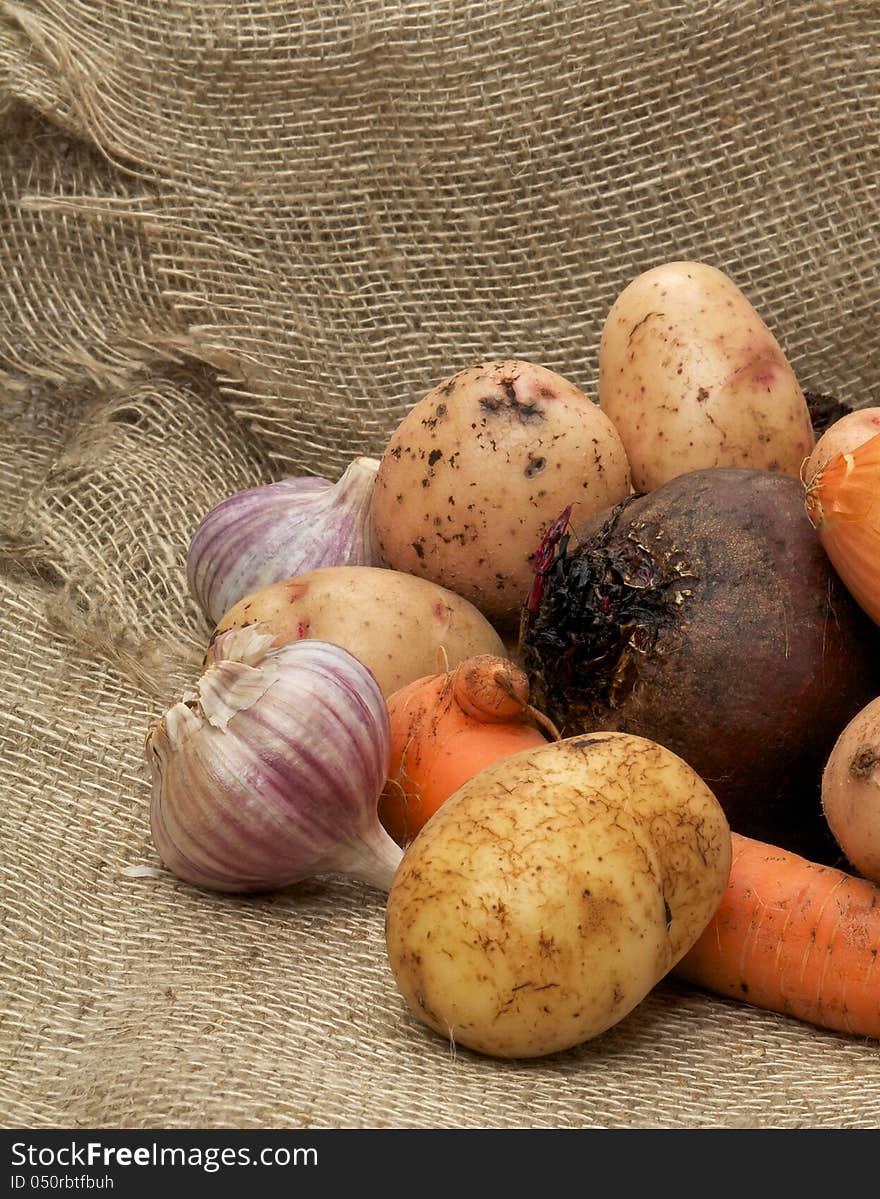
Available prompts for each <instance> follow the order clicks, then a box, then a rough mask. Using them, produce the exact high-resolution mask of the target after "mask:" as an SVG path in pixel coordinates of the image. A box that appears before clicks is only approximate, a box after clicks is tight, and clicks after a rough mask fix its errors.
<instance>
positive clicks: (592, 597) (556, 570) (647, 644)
mask: <svg viewBox="0 0 880 1199" xmlns="http://www.w3.org/2000/svg"><path fill="white" fill-rule="evenodd" d="M639 498H640V496H639V495H638V494H634V495H631V496H628V497H627V498H626V499H625V500H623V501H621V503H619V504H617V505H616V506H615V507H614V508H613V509H612V510H611V513H610V515H609V516H608V518H607V519H606V521H605V522H604V524H603V525H602V527H601V529H600V531H599V532H598V534H597V535H596V536H594V537H592V538H590V540H589V541H588V543H586V544H585V545H583V546H581V547H579V548H578V549H577V550H575V551H573V552H569V545H570V541H571V534H570V533H565V534H563V536H562V537H561V538H560V539H559V543H558V546H557V547H556V555H555V557H554V558H553V560H552V562H551V563H550V565H549V567H548V569H547V570H546V572H545V577H544V580H543V582H544V587H543V588H542V596H541V600H540V603H539V605H537V610H536V611H534V612H532V613H531V614H530V615H529V616H528V618H527V625H526V628H525V629H524V633H523V637H522V644H521V647H520V653H521V655H522V660H523V663H524V665H525V668H526V670H527V672H528V674H529V678H530V682H531V687H532V699H533V703H534V704H535V706H536V707H537V708H538V709H539V710H541V711H545V712H547V714H548V715H549V716H550V717H551V719H552V720H554V721H555V722H557V723H558V724H560V726H561V727H562V728H563V729H564V730H565V729H566V728H569V727H570V726H571V725H572V724H574V727H576V728H577V729H578V730H579V729H580V728H582V727H583V722H584V720H587V721H589V720H590V718H591V717H592V715H593V714H594V713H599V712H604V711H607V709H609V708H614V707H616V706H617V704H618V702H619V700H620V699H621V697H622V695H623V694H624V693H625V692H626V691H627V690H628V689H629V687H630V686H631V685H632V682H633V672H632V671H631V670H630V669H629V667H630V664H631V662H632V659H633V655H636V654H638V655H644V654H646V653H647V654H650V653H651V652H652V651H653V650H654V649H655V648H656V645H657V640H658V637H659V636H660V634H661V633H662V632H663V631H664V630H666V629H672V628H674V627H675V625H676V624H677V623H678V622H679V620H680V616H681V613H680V611H679V609H680V607H681V605H682V604H683V603H685V602H686V601H687V598H688V596H689V594H690V589H689V586H688V581H689V580H690V581H693V579H694V576H693V575H692V574H691V573H690V572H689V569H688V567H687V565H686V563H685V561H684V559H683V557H682V556H681V555H675V554H672V555H670V554H666V553H662V552H661V553H658V552H657V550H656V549H654V548H652V547H650V546H649V545H646V544H644V543H643V541H642V540H640V539H639V536H638V527H637V526H634V527H633V528H631V529H630V531H629V532H627V534H626V535H625V536H621V535H620V534H619V533H618V525H619V523H620V519H621V517H622V515H623V513H624V512H625V511H626V510H627V508H628V507H629V506H630V504H632V503H633V502H634V501H635V500H637V499H639ZM644 540H647V539H644ZM572 709H573V712H572V711H571V710H572Z"/></svg>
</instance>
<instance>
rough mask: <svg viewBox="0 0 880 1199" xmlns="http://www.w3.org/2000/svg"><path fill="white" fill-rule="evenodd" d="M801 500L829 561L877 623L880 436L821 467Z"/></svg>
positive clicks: (879, 594)
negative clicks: (803, 500)
mask: <svg viewBox="0 0 880 1199" xmlns="http://www.w3.org/2000/svg"><path fill="white" fill-rule="evenodd" d="M805 503H806V509H807V516H809V518H810V520H811V522H812V524H813V526H814V528H815V529H816V531H817V533H818V534H819V540H820V541H821V543H822V547H823V549H824V550H825V553H826V554H827V555H828V557H829V558H830V560H831V565H832V566H833V567H834V569H835V570H836V571H837V574H838V575H839V576H840V579H841V581H842V582H843V584H844V585H845V586H846V588H847V590H848V591H849V593H850V595H852V597H853V599H855V601H856V603H857V604H858V605H859V606H860V607H861V608H862V609H863V610H864V611H865V612H867V614H868V615H869V616H870V617H871V619H872V620H873V621H874V623H875V624H880V435H876V436H874V437H871V438H869V439H868V440H867V441H863V442H862V443H861V444H860V445H856V446H855V447H854V448H853V449H852V450H849V451H848V452H846V453H838V454H835V455H834V457H833V458H831V459H829V461H828V462H826V463H824V464H823V465H822V466H820V468H819V469H818V470H817V471H816V473H815V475H814V476H813V478H812V479H811V480H810V482H809V485H808V486H807V490H806V496H805Z"/></svg>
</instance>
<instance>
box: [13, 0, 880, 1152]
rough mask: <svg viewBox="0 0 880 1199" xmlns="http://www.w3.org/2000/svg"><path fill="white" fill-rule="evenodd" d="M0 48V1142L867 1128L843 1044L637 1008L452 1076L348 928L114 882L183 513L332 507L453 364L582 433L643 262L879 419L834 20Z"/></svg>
mask: <svg viewBox="0 0 880 1199" xmlns="http://www.w3.org/2000/svg"><path fill="white" fill-rule="evenodd" d="M0 12H2V17H0V230H2V235H0V236H2V272H3V273H2V284H0V397H2V414H3V423H2V431H0V437H2V457H0V469H2V472H3V483H2V491H0V528H2V559H0V588H2V594H3V606H2V610H0V625H2V645H3V654H2V657H0V671H2V677H3V690H2V694H3V696H4V703H3V708H4V717H3V720H2V722H0V746H2V751H0V752H2V757H0V780H2V817H3V834H2V848H3V859H4V872H3V887H4V893H3V894H4V913H5V916H6V921H7V924H6V932H5V936H4V942H3V961H4V965H3V981H4V990H5V993H6V995H5V1003H4V1007H5V1016H4V1021H3V1024H2V1030H3V1031H2V1038H3V1059H4V1074H3V1081H2V1119H3V1122H4V1123H5V1124H6V1125H7V1126H10V1125H19V1126H47V1125H53V1124H54V1125H61V1126H101V1127H113V1126H118V1127H140V1126H150V1127H162V1126H166V1127H218V1126H231V1127H254V1126H258V1127H284V1126H288V1127H291V1126H293V1127H313V1128H318V1127H351V1126H370V1127H385V1126H405V1127H423V1126H440V1127H473V1126H493V1127H506V1126H510V1127H532V1126H557V1127H611V1128H642V1127H657V1126H665V1127H698V1126H700V1127H743V1126H754V1127H759V1126H772V1127H796V1126H801V1127H829V1126H837V1127H867V1126H872V1125H876V1124H877V1123H878V1121H880V1049H878V1046H877V1045H876V1044H873V1043H865V1042H860V1041H859V1040H857V1039H851V1038H846V1037H843V1036H836V1035H833V1034H830V1033H823V1032H820V1031H818V1030H816V1029H813V1028H811V1027H807V1026H805V1025H801V1024H797V1023H795V1022H794V1021H791V1020H787V1019H785V1018H783V1017H781V1016H775V1015H771V1014H768V1013H763V1012H759V1011H756V1010H754V1009H750V1008H748V1007H745V1006H742V1005H737V1004H733V1003H727V1002H723V1001H721V1000H717V999H712V998H710V997H708V996H703V995H700V994H697V993H696V992H694V991H691V990H689V989H687V988H685V987H684V986H680V985H675V984H672V983H669V984H663V985H661V986H660V987H658V989H657V990H656V992H655V993H654V994H652V995H651V996H650V997H649V998H648V999H647V1000H646V1001H645V1002H644V1003H643V1004H642V1005H641V1006H640V1007H639V1008H638V1009H637V1010H636V1011H635V1012H634V1013H633V1014H632V1015H631V1016H630V1017H629V1018H627V1019H626V1020H624V1021H623V1022H622V1023H621V1024H620V1025H618V1026H617V1027H616V1028H614V1029H613V1030H611V1031H610V1032H609V1033H607V1034H606V1035H604V1036H603V1037H600V1038H599V1039H598V1040H596V1041H594V1042H591V1043H589V1044H587V1045H584V1046H582V1047H581V1048H579V1049H577V1050H574V1051H571V1052H568V1053H564V1054H561V1055H558V1056H556V1057H554V1058H551V1059H546V1060H539V1061H536V1062H533V1063H525V1064H524V1063H505V1062H498V1061H492V1060H489V1059H484V1058H480V1057H477V1056H476V1055H474V1054H471V1053H469V1052H467V1051H464V1050H461V1049H459V1050H458V1051H457V1052H453V1051H451V1050H450V1047H449V1046H448V1045H447V1044H446V1043H445V1042H443V1041H442V1040H441V1039H440V1038H437V1037H435V1036H433V1034H431V1033H429V1032H427V1030H425V1029H423V1028H422V1027H421V1026H420V1025H418V1024H417V1023H416V1022H415V1021H414V1019H413V1018H411V1017H410V1016H409V1014H408V1012H407V1011H406V1010H405V1008H404V1005H403V1002H402V1000H401V999H400V997H399V995H398V994H397V991H396V989H395V987H394V984H393V981H392V979H391V976H390V973H389V970H388V968H387V965H386V962H385V957H384V944H383V904H382V901H381V896H379V895H378V894H377V893H375V892H371V891H368V890H367V889H366V888H364V887H361V886H359V885H358V884H355V883H352V882H347V881H345V880H338V879H322V880H315V881H313V882H310V883H307V884H303V885H301V886H298V887H296V888H293V889H292V890H291V891H289V892H288V893H285V894H279V895H274V896H270V897H262V898H258V899H235V898H224V897H220V896H214V895H210V894H206V893H200V892H197V891H195V890H193V889H191V888H188V887H186V886H184V885H182V884H180V883H177V882H176V881H175V879H174V878H173V877H171V876H169V875H168V874H167V873H165V872H162V871H156V872H155V873H154V874H149V873H148V874H146V875H145V876H141V877H132V875H131V872H130V871H129V868H130V867H132V866H138V865H141V866H147V867H157V866H158V865H159V863H158V859H157V856H156V854H155V851H154V849H153V846H152V844H151V840H150V836H149V828H148V783H147V779H146V774H145V770H144V767H143V765H142V745H143V739H144V734H145V731H146V728H147V725H148V723H149V721H150V720H151V719H152V718H153V717H155V716H156V715H157V714H159V713H160V712H161V711H163V710H164V708H165V707H166V706H167V705H168V703H169V702H171V700H173V699H174V697H175V695H176V693H177V691H178V690H179V689H180V688H182V687H183V686H185V685H187V684H188V683H189V682H191V681H192V680H193V679H194V678H195V677H196V671H197V662H198V660H199V657H200V653H201V650H202V648H203V645H204V640H205V637H206V635H207V631H208V630H207V628H206V625H205V623H204V621H203V620H202V619H201V618H200V616H199V615H198V613H197V612H196V610H195V608H194V605H193V604H192V602H191V601H190V600H189V599H188V597H187V595H186V589H185V575H184V560H185V553H186V547H187V545H188V539H189V537H190V535H191V533H192V531H193V528H194V526H195V523H196V521H197V520H198V518H199V517H200V516H201V515H202V514H203V513H204V512H205V511H206V510H207V508H208V507H209V506H211V505H212V504H213V503H214V502H216V501H217V500H219V499H220V498H222V497H223V496H225V495H227V494H229V493H230V492H232V491H234V490H237V489H239V488H241V487H243V486H245V485H249V484H252V483H256V482H258V481H261V480H270V479H272V478H277V477H280V476H282V475H284V474H287V473H305V472H309V473H322V474H325V475H329V476H331V477H335V476H336V475H337V474H338V472H339V471H340V469H341V467H342V466H343V465H344V464H345V463H346V462H347V461H348V460H349V459H350V458H351V457H352V456H353V455H354V454H357V453H366V452H373V453H376V452H378V451H380V450H381V447H382V445H383V442H384V439H385V438H386V437H387V436H388V434H389V433H390V431H391V429H392V428H393V427H394V425H395V424H396V422H397V420H398V419H399V417H400V416H401V414H402V413H403V412H404V411H405V410H406V408H407V406H408V405H410V404H412V403H413V402H415V400H417V399H418V398H419V397H420V396H421V395H422V394H423V393H424V391H425V390H427V388H428V387H429V386H431V385H432V384H433V383H434V382H437V381H438V380H440V379H441V378H443V377H445V376H446V375H447V374H449V373H451V371H453V370H454V369H457V368H458V367H460V366H463V365H469V364H471V363H473V362H476V361H480V360H482V359H483V358H486V357H495V356H500V355H502V354H504V355H508V354H510V355H514V354H515V355H519V356H522V357H526V358H530V359H533V360H535V361H538V362H542V363H544V364H545V365H547V366H549V367H551V368H553V369H555V370H557V371H559V372H561V373H562V374H564V375H566V376H567V377H569V378H570V379H572V380H573V381H574V382H576V383H578V384H579V385H580V386H582V387H583V388H584V389H585V390H587V391H588V392H591V393H593V394H594V393H595V378H596V352H597V344H598V335H599V330H600V328H601V323H602V321H603V319H604V316H605V313H606V312H607V309H608V307H609V305H610V303H611V302H612V300H613V298H614V296H615V295H616V294H617V292H618V291H619V290H620V288H621V287H622V286H623V285H624V284H625V283H626V282H627V281H628V280H629V279H630V278H631V277H632V276H633V275H634V274H636V273H638V272H639V271H640V270H642V269H645V268H646V267H648V266H650V265H652V264H655V263H657V262H660V261H663V260H666V259H669V258H674V257H693V258H700V259H704V260H706V261H710V262H713V263H715V264H716V265H718V266H719V267H721V268H722V269H724V270H726V271H727V272H728V273H729V274H731V275H732V276H733V277H734V279H735V280H736V281H737V282H738V283H739V284H740V286H741V287H743V289H744V290H745V291H746V292H747V294H748V295H749V296H750V298H751V299H752V300H753V302H754V303H755V304H756V305H757V306H758V308H759V310H760V311H761V312H762V314H763V315H764V316H765V317H766V318H767V319H768V321H769V323H770V324H771V327H772V328H773V330H774V332H775V333H776V334H777V336H778V337H779V338H780V340H781V341H782V343H783V345H784V347H785V348H786V350H787V352H788V354H789V356H790V359H791V361H792V363H793V364H794V365H795V367H796V369H797V370H798V372H799V375H800V377H801V381H802V383H803V385H804V386H805V387H809V388H813V389H816V390H833V391H836V392H837V393H838V394H839V395H840V396H841V397H842V398H845V399H848V400H849V401H851V402H854V403H867V402H873V403H880V396H878V395H877V392H876V378H877V361H876V356H877V345H878V335H877V320H876V311H874V310H872V301H873V300H875V299H876V290H875V280H876V274H877V254H876V246H877V243H876V228H877V220H878V211H877V200H878V195H880V190H878V182H880V181H878V158H877V146H878V121H877V116H878V106H877V95H878V91H877V85H878V78H877V58H878V53H877V52H878V44H880V43H878V35H880V28H878V26H880V9H878V5H877V3H876V2H875V0H870V2H866V3H860V2H858V0H851V2H850V3H847V4H840V3H837V2H836V0H824V2H813V3H806V2H802V3H794V2H792V3H778V4H777V3H775V4H770V5H768V4H765V3H758V2H753V0H685V2H682V0H677V2H676V3H672V2H669V3H666V2H663V3H644V2H641V0H614V2H611V0H608V2H604V0H582V2H580V3H571V4H569V3H558V2H556V0H511V2H510V3H500V2H490V0H474V2H465V0H461V2H457V0H447V2H444V3H432V2H430V0H345V2H343V0H320V2H318V0H308V2H304V3H301V4H287V3H281V2H280V0H252V2H249V3H248V4H246V5H239V4H221V3H216V2H214V3H211V2H210V0H112V2H110V0H107V2H106V3H101V2H98V0H30V2H27V3H7V4H5V5H0ZM872 389H874V390H873V392H872Z"/></svg>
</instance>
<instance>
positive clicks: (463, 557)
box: [372, 360, 630, 625]
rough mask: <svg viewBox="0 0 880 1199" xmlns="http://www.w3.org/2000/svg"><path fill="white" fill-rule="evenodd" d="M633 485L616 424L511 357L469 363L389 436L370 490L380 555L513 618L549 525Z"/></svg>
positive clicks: (562, 383) (581, 515)
mask: <svg viewBox="0 0 880 1199" xmlns="http://www.w3.org/2000/svg"><path fill="white" fill-rule="evenodd" d="M629 491H630V479H629V464H628V463H627V460H626V453H625V451H624V449H623V445H622V444H621V441H620V437H619V436H618V434H617V432H616V430H615V429H614V426H613V425H612V423H611V421H610V420H609V419H608V418H607V417H606V416H605V415H604V414H603V413H602V412H601V411H600V409H599V408H598V406H597V405H596V404H594V403H592V402H591V401H590V400H589V399H588V398H587V397H586V396H585V395H584V394H583V392H581V391H579V390H578V389H577V388H576V387H574V386H573V385H572V384H571V383H569V382H568V381H567V380H566V379H563V378H562V377H561V376H559V375H557V374H554V373H553V372H552V371H549V370H547V369H546V368H544V367H541V366H535V365H533V364H532V363H529V362H521V361H516V360H510V361H505V362H495V363H488V364H485V365H483V366H476V367H472V368H469V369H467V370H463V371H460V372H459V373H458V374H457V375H453V376H452V378H450V379H447V380H446V381H445V382H444V383H441V384H440V385H439V386H437V387H435V388H434V389H433V390H432V391H430V392H428V394H427V395H426V396H425V397H424V398H423V399H422V400H421V401H420V402H419V403H418V404H416V405H415V407H414V408H413V409H411V411H410V412H409V413H407V415H406V416H405V417H404V419H403V420H402V421H401V423H400V425H399V426H398V428H397V430H396V431H395V433H394V434H393V436H392V437H391V439H390V441H389V443H388V445H387V446H386V448H385V452H384V454H383V456H382V460H381V463H380V466H379V471H378V474H377V477H376V482H375V485H374V487H373V494H372V520H373V529H374V532H375V537H376V548H377V552H378V554H379V555H380V560H381V561H384V562H386V563H387V564H388V565H389V566H391V567H393V568H394V569H395V570H403V571H407V572H409V573H411V574H414V575H419V576H421V577H423V578H427V579H432V580H433V581H434V582H435V583H439V584H441V585H442V586H444V587H448V588H450V590H452V591H455V592H456V593H457V594H458V595H463V596H465V597H466V598H467V599H469V600H470V601H471V602H472V603H473V604H475V605H476V606H477V607H478V608H479V609H480V611H481V612H484V613H485V614H486V615H487V616H488V617H489V618H490V619H491V620H495V621H498V622H500V624H501V625H504V624H508V625H510V624H512V623H515V621H516V619H517V618H518V615H519V611H520V608H521V605H522V604H523V602H524V601H525V598H526V596H527V594H528V590H529V587H530V586H531V582H532V578H533V569H532V558H533V555H534V553H535V550H536V549H537V548H538V544H539V542H540V540H541V537H542V535H543V533H544V532H545V531H546V529H547V528H548V527H549V526H550V525H551V524H552V523H553V521H554V520H555V519H556V518H557V517H558V516H559V515H560V514H561V513H562V511H563V510H564V509H565V508H566V506H567V505H569V504H571V505H572V518H571V520H572V525H573V526H574V527H575V528H577V527H578V525H579V524H581V523H583V522H584V521H586V520H587V519H588V518H589V517H590V516H591V515H592V514H593V513H594V512H597V511H599V510H600V509H602V508H604V507H607V506H609V505H611V504H614V503H616V502H617V501H618V500H620V499H623V497H624V496H625V495H628V494H629Z"/></svg>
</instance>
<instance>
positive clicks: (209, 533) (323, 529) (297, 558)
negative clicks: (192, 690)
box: [187, 457, 379, 624]
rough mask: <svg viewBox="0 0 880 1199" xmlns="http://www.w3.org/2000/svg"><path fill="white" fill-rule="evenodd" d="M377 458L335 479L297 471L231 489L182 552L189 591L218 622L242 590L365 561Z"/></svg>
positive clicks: (369, 555)
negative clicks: (290, 475) (294, 475)
mask: <svg viewBox="0 0 880 1199" xmlns="http://www.w3.org/2000/svg"><path fill="white" fill-rule="evenodd" d="M378 466H379V463H378V460H377V459H375V458H366V457H360V458H355V459H354V461H353V462H351V463H350V464H349V466H348V467H347V469H346V470H345V472H344V473H343V474H342V476H341V477H340V479H339V480H338V481H337V482H336V483H332V482H331V481H330V480H329V479H324V478H318V477H312V476H302V477H297V478H290V479H282V480H281V482H279V483H266V484H264V485H263V486H260V487H251V488H248V489H247V490H246V491H239V492H236V493H235V495H231V496H228V497H227V498H226V499H225V500H221V502H220V503H219V504H217V505H215V507H213V508H212V509H211V510H210V512H208V513H207V515H205V516H204V517H203V518H202V520H201V522H200V523H199V526H198V528H197V529H196V531H195V533H194V535H193V538H192V541H191V542H190V546H189V551H188V554H187V583H188V585H189V591H190V594H191V595H192V597H193V598H194V599H195V601H196V602H197V603H198V605H199V607H200V608H201V609H202V611H203V612H204V613H205V615H206V616H207V617H208V619H209V620H210V621H212V622H213V623H214V624H217V623H218V622H219V621H220V619H221V618H222V617H223V616H224V615H225V614H226V612H228V611H229V609H230V608H232V606H233V605H234V604H236V603H238V601H239V600H240V599H242V598H243V597H244V596H246V595H249V594H250V593H251V592H252V591H256V590H258V589H259V588H261V587H265V586H268V585H269V584H270V583H277V582H278V581H279V580H281V579H286V578H290V577H291V576H292V575H296V574H300V573H301V572H303V571H307V570H315V569H317V568H318V567H321V566H369V565H372V563H373V559H374V551H373V543H372V533H371V525H370V513H369V503H370V495H371V493H372V489H373V484H374V482H375V478H376V471H377V469H378Z"/></svg>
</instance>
